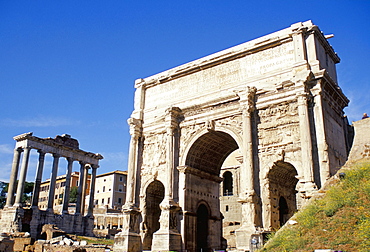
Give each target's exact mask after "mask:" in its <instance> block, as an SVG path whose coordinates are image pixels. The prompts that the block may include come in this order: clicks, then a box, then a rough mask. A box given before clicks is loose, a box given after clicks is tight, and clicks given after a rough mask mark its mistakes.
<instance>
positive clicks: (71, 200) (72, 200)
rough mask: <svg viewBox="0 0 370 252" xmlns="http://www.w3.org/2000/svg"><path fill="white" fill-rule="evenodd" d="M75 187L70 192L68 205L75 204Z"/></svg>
mask: <svg viewBox="0 0 370 252" xmlns="http://www.w3.org/2000/svg"><path fill="white" fill-rule="evenodd" d="M77 190H78V188H77V186H72V188H71V192H70V193H69V203H76V202H77Z"/></svg>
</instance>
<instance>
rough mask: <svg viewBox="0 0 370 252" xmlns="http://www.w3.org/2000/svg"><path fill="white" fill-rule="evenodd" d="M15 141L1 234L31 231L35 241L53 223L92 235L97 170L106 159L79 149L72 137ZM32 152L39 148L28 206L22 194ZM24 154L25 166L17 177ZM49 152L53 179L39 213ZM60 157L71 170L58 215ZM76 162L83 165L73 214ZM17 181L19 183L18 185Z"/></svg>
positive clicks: (19, 138)
mask: <svg viewBox="0 0 370 252" xmlns="http://www.w3.org/2000/svg"><path fill="white" fill-rule="evenodd" d="M14 140H16V146H15V150H14V158H13V165H12V171H11V177H10V181H9V188H8V196H7V201H6V206H5V207H4V209H3V211H2V213H1V222H0V228H1V232H4V233H7V234H12V235H13V234H16V233H19V232H29V233H30V236H31V238H33V239H36V238H40V237H41V234H42V233H45V232H43V226H44V225H45V224H53V225H55V226H56V227H57V228H59V229H60V230H62V231H63V232H66V233H73V234H79V235H90V236H92V235H93V228H94V220H93V207H94V188H95V177H96V170H97V168H98V167H99V160H101V159H103V157H102V156H101V155H100V154H95V153H91V152H86V151H83V150H81V149H79V144H78V141H77V140H76V139H73V138H71V136H70V135H62V136H56V137H55V138H38V137H35V136H33V134H32V133H25V134H22V135H19V136H16V137H14ZM32 149H36V150H37V151H38V153H39V159H38V166H37V171H36V175H35V184H34V190H33V193H32V200H31V204H30V206H25V205H23V203H22V195H23V190H24V184H25V180H26V176H27V169H28V162H29V158H30V152H31V150H32ZM22 153H23V157H22V165H21V169H20V172H19V177H18V170H19V165H20V160H21V155H22ZM47 153H50V154H52V156H53V165H52V172H51V178H50V188H49V196H48V203H47V209H46V210H40V209H39V207H38V202H39V193H40V184H41V180H42V173H43V169H44V160H45V155H46V154H47ZM61 157H63V158H66V159H67V163H68V167H67V174H66V186H65V192H64V196H63V212H62V214H58V213H55V212H54V210H53V206H54V200H55V197H54V192H55V184H56V176H57V173H58V164H59V159H60V158H61ZM75 161H77V162H79V163H80V174H81V176H80V181H79V187H78V197H77V203H76V209H75V213H74V214H70V213H69V212H68V202H69V193H70V188H69V185H70V179H71V173H72V165H73V162H75ZM89 169H91V183H90V197H89V203H88V211H87V215H84V213H85V211H84V206H85V193H86V188H85V187H86V184H87V183H86V178H87V174H88V172H89ZM17 180H19V182H18V185H17ZM16 185H17V187H16ZM43 238H46V237H43Z"/></svg>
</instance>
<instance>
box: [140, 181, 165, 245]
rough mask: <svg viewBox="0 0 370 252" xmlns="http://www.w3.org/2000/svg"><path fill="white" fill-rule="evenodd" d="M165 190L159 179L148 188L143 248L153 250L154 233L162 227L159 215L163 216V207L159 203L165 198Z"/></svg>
mask: <svg viewBox="0 0 370 252" xmlns="http://www.w3.org/2000/svg"><path fill="white" fill-rule="evenodd" d="M164 190H165V188H164V185H163V184H162V183H161V182H160V181H158V180H154V181H153V182H151V183H150V184H149V185H148V187H147V189H146V194H145V195H146V198H145V206H144V213H145V215H144V221H143V233H144V238H143V250H151V248H152V241H153V233H154V232H156V231H157V230H158V229H159V228H160V223H159V217H160V216H161V208H160V207H159V204H160V203H161V202H162V200H163V199H164Z"/></svg>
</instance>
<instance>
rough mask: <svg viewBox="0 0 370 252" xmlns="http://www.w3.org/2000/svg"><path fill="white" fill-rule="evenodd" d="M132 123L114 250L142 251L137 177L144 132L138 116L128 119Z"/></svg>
mask: <svg viewBox="0 0 370 252" xmlns="http://www.w3.org/2000/svg"><path fill="white" fill-rule="evenodd" d="M127 122H128V124H129V125H130V135H131V140H130V149H129V157H128V174H127V176H128V178H127V187H126V189H127V191H126V203H125V204H124V205H123V206H122V213H123V215H122V220H123V225H122V232H120V233H118V234H116V235H115V236H114V248H113V249H114V251H117V252H139V251H141V237H140V234H139V233H140V230H139V217H140V212H139V211H138V202H136V201H137V194H138V193H139V192H138V191H137V187H138V185H137V180H138V179H139V178H137V176H138V172H139V164H138V152H139V138H140V137H141V134H142V133H141V132H142V121H141V120H140V119H136V118H132V117H131V118H129V119H128V120H127Z"/></svg>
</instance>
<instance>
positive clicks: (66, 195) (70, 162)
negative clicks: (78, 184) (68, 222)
mask: <svg viewBox="0 0 370 252" xmlns="http://www.w3.org/2000/svg"><path fill="white" fill-rule="evenodd" d="M67 162H68V164H67V174H66V182H65V183H66V184H65V187H64V196H63V213H68V203H69V195H70V192H71V174H72V167H73V159H72V158H70V157H69V158H67Z"/></svg>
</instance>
